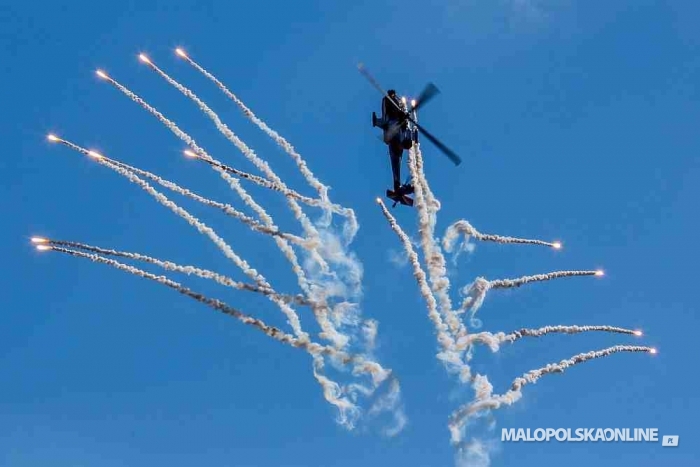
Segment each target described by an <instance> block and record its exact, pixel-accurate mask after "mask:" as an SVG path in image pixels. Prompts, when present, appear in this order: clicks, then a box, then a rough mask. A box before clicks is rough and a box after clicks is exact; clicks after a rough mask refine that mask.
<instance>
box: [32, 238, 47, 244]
mask: <svg viewBox="0 0 700 467" xmlns="http://www.w3.org/2000/svg"><path fill="white" fill-rule="evenodd" d="M48 242H49V239H48V238H44V237H32V243H48Z"/></svg>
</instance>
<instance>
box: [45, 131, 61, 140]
mask: <svg viewBox="0 0 700 467" xmlns="http://www.w3.org/2000/svg"><path fill="white" fill-rule="evenodd" d="M47 138H48V139H49V141H54V142H56V141H58V140H59V139H60V138H59V137H58V136H56V135H52V134H50V133H49V135H48V136H47Z"/></svg>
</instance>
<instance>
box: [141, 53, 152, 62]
mask: <svg viewBox="0 0 700 467" xmlns="http://www.w3.org/2000/svg"><path fill="white" fill-rule="evenodd" d="M139 60H141V61H142V62H144V63H148V64H150V63H151V60H150V59H149V58H148V57H146V56H145V55H144V54H139Z"/></svg>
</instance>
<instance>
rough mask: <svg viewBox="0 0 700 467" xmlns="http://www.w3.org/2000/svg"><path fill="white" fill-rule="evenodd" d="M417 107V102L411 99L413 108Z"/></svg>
mask: <svg viewBox="0 0 700 467" xmlns="http://www.w3.org/2000/svg"><path fill="white" fill-rule="evenodd" d="M415 106H416V100H415V99H411V107H415Z"/></svg>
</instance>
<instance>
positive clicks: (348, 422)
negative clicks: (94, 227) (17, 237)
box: [37, 244, 390, 428]
mask: <svg viewBox="0 0 700 467" xmlns="http://www.w3.org/2000/svg"><path fill="white" fill-rule="evenodd" d="M37 248H39V249H42V250H53V251H57V252H60V253H65V254H68V255H71V256H76V257H80V258H86V259H89V260H91V261H94V262H96V263H102V264H106V265H109V266H112V267H115V268H117V269H119V270H122V271H125V272H129V273H131V274H134V275H136V276H140V277H143V278H146V279H150V280H153V281H155V282H158V283H160V284H163V285H165V286H167V287H170V288H172V289H174V290H176V291H178V292H179V293H181V294H183V295H186V296H188V297H190V298H193V299H195V300H197V301H199V302H201V303H204V304H205V305H208V306H210V307H212V308H214V309H215V310H218V311H220V312H222V313H224V314H227V315H230V316H233V317H235V318H237V319H238V320H239V321H241V322H242V323H244V324H247V325H250V326H253V327H255V328H257V329H259V330H260V331H262V332H263V333H265V334H266V335H267V336H269V337H272V338H273V339H275V340H277V341H278V342H282V343H285V344H288V345H291V346H292V347H296V348H300V349H303V350H305V351H306V352H308V353H309V354H310V355H311V356H312V357H313V362H314V376H315V378H316V380H317V381H318V382H319V384H320V385H321V387H322V388H323V394H324V397H325V399H326V400H327V401H328V402H330V403H331V404H333V405H334V406H336V407H337V408H338V410H339V412H340V415H339V420H338V421H339V423H341V424H342V425H344V426H346V427H348V428H353V426H354V422H355V420H356V419H357V417H358V416H359V414H360V412H359V409H358V408H357V407H356V406H355V405H354V404H353V403H352V402H350V401H349V400H348V398H347V397H345V396H343V394H342V390H341V389H340V386H338V384H337V383H335V382H334V381H332V380H330V379H329V378H327V377H326V376H324V375H323V373H322V370H323V366H324V364H323V356H324V355H328V356H330V357H332V358H334V359H335V360H337V361H339V362H341V363H342V364H349V363H352V364H353V365H354V368H353V374H356V375H359V374H368V375H370V376H371V377H372V381H373V382H374V383H375V384H376V382H377V381H380V382H381V381H383V380H385V379H386V378H387V377H388V375H389V374H390V372H389V371H388V370H385V369H384V368H382V367H381V365H379V364H378V363H376V362H370V361H367V360H366V359H365V358H364V357H363V356H361V355H350V354H347V353H345V352H342V351H339V350H337V349H335V348H333V347H328V346H323V345H320V344H318V343H315V342H312V341H310V340H309V339H308V338H298V337H294V336H292V335H290V334H287V333H285V332H283V331H281V330H280V329H278V328H276V327H273V326H268V325H267V324H265V323H264V322H263V321H262V320H260V319H257V318H253V317H252V316H249V315H246V314H245V313H243V312H241V311H239V310H237V309H235V308H233V307H231V306H229V305H227V304H226V303H224V302H222V301H220V300H217V299H212V298H209V297H207V296H205V295H202V294H200V293H197V292H194V291H192V290H191V289H189V288H187V287H185V286H183V285H181V284H179V283H178V282H175V281H173V280H171V279H169V278H167V277H165V276H156V275H155V274H152V273H149V272H146V271H143V270H141V269H138V268H135V267H133V266H129V265H127V264H124V263H120V262H118V261H115V260H113V259H109V258H105V257H103V256H100V255H97V254H91V253H84V252H81V251H77V250H71V249H68V248H63V247H59V246H53V245H47V244H39V245H37Z"/></svg>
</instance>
